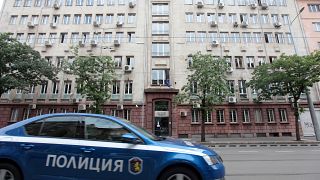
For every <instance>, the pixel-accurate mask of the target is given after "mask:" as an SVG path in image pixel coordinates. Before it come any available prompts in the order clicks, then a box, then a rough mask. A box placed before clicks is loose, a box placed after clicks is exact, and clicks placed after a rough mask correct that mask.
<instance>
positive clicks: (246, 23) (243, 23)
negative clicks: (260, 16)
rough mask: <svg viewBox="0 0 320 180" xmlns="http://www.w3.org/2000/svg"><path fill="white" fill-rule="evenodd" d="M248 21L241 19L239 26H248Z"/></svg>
mask: <svg viewBox="0 0 320 180" xmlns="http://www.w3.org/2000/svg"><path fill="white" fill-rule="evenodd" d="M248 25H249V24H248V22H247V21H242V23H241V27H243V28H246V27H248Z"/></svg>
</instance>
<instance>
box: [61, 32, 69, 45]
mask: <svg viewBox="0 0 320 180" xmlns="http://www.w3.org/2000/svg"><path fill="white" fill-rule="evenodd" d="M67 36H68V33H60V43H61V44H63V43H66V42H67V38H68V37H67Z"/></svg>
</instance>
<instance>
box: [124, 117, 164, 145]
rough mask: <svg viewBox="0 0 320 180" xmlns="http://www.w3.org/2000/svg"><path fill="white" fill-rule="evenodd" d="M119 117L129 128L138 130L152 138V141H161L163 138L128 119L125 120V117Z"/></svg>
mask: <svg viewBox="0 0 320 180" xmlns="http://www.w3.org/2000/svg"><path fill="white" fill-rule="evenodd" d="M119 119H121V120H122V121H124V122H125V123H127V124H128V125H129V126H130V127H131V128H134V129H135V130H136V131H138V132H139V133H141V134H143V135H144V136H146V137H148V138H149V139H151V140H153V141H161V140H163V138H162V137H158V136H156V135H154V134H152V133H150V132H149V131H147V130H145V129H143V128H141V127H139V126H136V125H134V124H132V123H131V122H130V121H128V120H126V119H122V118H119Z"/></svg>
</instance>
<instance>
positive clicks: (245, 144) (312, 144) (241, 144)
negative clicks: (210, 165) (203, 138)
mask: <svg viewBox="0 0 320 180" xmlns="http://www.w3.org/2000/svg"><path fill="white" fill-rule="evenodd" d="M198 143H200V144H202V145H205V146H208V147H308V146H309V147H320V142H317V141H315V142H313V141H299V142H298V141H285V142H283V141H279V142H198Z"/></svg>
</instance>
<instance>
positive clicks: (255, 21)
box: [250, 14, 259, 24]
mask: <svg viewBox="0 0 320 180" xmlns="http://www.w3.org/2000/svg"><path fill="white" fill-rule="evenodd" d="M250 23H251V24H258V23H259V18H258V15H257V14H250Z"/></svg>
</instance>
